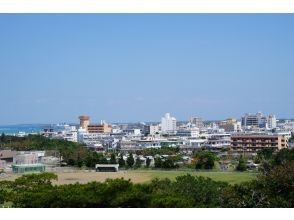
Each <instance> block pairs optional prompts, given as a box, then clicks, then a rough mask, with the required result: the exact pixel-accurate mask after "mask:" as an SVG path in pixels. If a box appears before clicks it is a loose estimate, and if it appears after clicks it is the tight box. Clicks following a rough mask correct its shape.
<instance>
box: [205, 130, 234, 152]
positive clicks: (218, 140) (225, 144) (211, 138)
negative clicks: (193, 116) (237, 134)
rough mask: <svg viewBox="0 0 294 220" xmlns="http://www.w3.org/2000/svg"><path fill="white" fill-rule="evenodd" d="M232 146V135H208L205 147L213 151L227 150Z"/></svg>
mask: <svg viewBox="0 0 294 220" xmlns="http://www.w3.org/2000/svg"><path fill="white" fill-rule="evenodd" d="M230 146H231V134H227V133H215V134H208V138H207V143H205V147H206V148H207V149H209V150H212V151H219V150H221V149H227V148H229V147H230Z"/></svg>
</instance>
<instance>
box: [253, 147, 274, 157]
mask: <svg viewBox="0 0 294 220" xmlns="http://www.w3.org/2000/svg"><path fill="white" fill-rule="evenodd" d="M273 153H274V150H273V149H272V148H265V149H262V150H260V151H258V152H257V157H258V159H259V160H270V159H272V157H273Z"/></svg>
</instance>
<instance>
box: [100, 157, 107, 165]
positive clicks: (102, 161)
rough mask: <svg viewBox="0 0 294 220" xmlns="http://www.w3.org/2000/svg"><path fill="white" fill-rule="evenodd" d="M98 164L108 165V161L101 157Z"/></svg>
mask: <svg viewBox="0 0 294 220" xmlns="http://www.w3.org/2000/svg"><path fill="white" fill-rule="evenodd" d="M99 163H100V164H108V160H107V159H106V157H104V156H102V157H101V158H100V160H99Z"/></svg>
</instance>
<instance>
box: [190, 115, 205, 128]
mask: <svg viewBox="0 0 294 220" xmlns="http://www.w3.org/2000/svg"><path fill="white" fill-rule="evenodd" d="M190 123H191V124H193V125H195V126H196V127H197V128H203V127H204V124H203V121H202V118H199V117H192V118H191V119H190Z"/></svg>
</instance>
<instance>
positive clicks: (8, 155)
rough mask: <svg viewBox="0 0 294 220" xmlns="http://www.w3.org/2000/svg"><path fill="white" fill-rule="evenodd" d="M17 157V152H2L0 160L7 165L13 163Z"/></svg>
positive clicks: (0, 151)
mask: <svg viewBox="0 0 294 220" xmlns="http://www.w3.org/2000/svg"><path fill="white" fill-rule="evenodd" d="M16 155H17V151H11V150H0V160H4V161H5V162H6V163H13V158H14V157H15V156H16Z"/></svg>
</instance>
